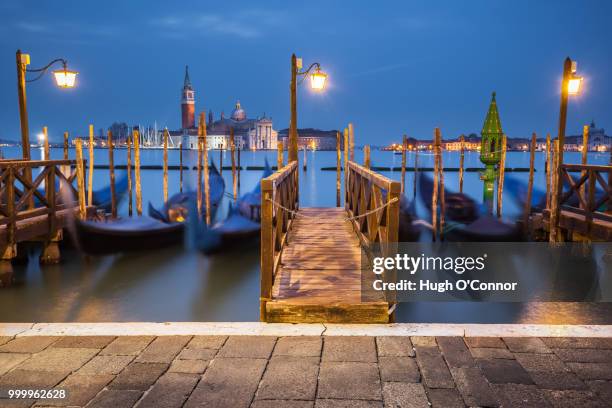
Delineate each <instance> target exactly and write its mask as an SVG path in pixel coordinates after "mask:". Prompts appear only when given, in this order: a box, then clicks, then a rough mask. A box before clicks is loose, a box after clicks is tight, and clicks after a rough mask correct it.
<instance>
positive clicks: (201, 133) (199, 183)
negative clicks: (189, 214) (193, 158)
mask: <svg viewBox="0 0 612 408" xmlns="http://www.w3.org/2000/svg"><path fill="white" fill-rule="evenodd" d="M203 120H204V113H200V121H199V122H198V163H197V166H196V167H197V181H196V184H197V186H196V194H197V196H196V202H197V209H198V218H199V217H200V214H202V138H203V137H204V131H203V130H202V127H203V126H204V127H206V125H204V124H203V122H202V121H203Z"/></svg>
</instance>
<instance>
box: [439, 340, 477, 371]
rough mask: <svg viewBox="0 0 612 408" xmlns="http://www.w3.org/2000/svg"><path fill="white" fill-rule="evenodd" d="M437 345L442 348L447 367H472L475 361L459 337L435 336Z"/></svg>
mask: <svg viewBox="0 0 612 408" xmlns="http://www.w3.org/2000/svg"><path fill="white" fill-rule="evenodd" d="M436 341H437V342H438V347H439V348H440V350H442V354H443V355H444V359H445V360H446V362H447V364H448V366H449V367H474V366H475V364H476V362H475V361H474V358H473V357H472V354H470V352H469V351H468V348H467V346H466V345H465V342H464V341H463V338H461V337H437V338H436Z"/></svg>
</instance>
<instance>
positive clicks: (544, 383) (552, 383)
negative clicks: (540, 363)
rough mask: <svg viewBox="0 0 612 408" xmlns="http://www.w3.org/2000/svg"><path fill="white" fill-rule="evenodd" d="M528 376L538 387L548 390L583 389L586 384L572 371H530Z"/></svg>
mask: <svg viewBox="0 0 612 408" xmlns="http://www.w3.org/2000/svg"><path fill="white" fill-rule="evenodd" d="M529 376H530V377H531V379H532V380H533V382H534V383H536V385H537V386H538V387H539V388H542V389H548V390H583V389H586V385H585V384H584V383H583V382H582V381H581V380H580V379H579V378H578V377H577V376H576V374H574V373H572V372H556V373H551V372H548V371H530V372H529Z"/></svg>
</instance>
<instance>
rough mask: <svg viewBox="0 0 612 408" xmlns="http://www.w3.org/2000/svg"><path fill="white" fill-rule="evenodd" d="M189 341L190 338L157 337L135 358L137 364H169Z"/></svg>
mask: <svg viewBox="0 0 612 408" xmlns="http://www.w3.org/2000/svg"><path fill="white" fill-rule="evenodd" d="M189 340H191V337H190V336H161V337H157V338H156V339H155V340H153V341H152V342H151V344H149V345H148V346H147V348H145V349H144V350H143V351H142V353H140V355H139V356H138V357H137V358H136V361H137V362H139V363H170V362H171V361H172V360H174V357H176V355H177V354H178V353H179V352H180V351H181V350H182V349H183V347H185V345H186V344H187V343H188V342H189Z"/></svg>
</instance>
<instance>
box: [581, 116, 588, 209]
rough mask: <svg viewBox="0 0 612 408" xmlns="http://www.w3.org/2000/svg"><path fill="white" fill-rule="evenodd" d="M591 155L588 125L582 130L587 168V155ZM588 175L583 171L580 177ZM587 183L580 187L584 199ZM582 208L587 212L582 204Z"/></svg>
mask: <svg viewBox="0 0 612 408" xmlns="http://www.w3.org/2000/svg"><path fill="white" fill-rule="evenodd" d="M588 153H589V127H588V126H587V125H585V126H583V128H582V165H583V166H586V164H587V155H588ZM585 174H586V170H582V171H581V172H580V177H584V176H585ZM586 184H587V183H586V182H584V183H582V185H581V186H580V195H581V196H582V197H584V198H586V196H585V195H584V192H585V188H584V186H586ZM580 208H582V209H583V210H586V208H584V206H583V205H582V203H581V204H580Z"/></svg>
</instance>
